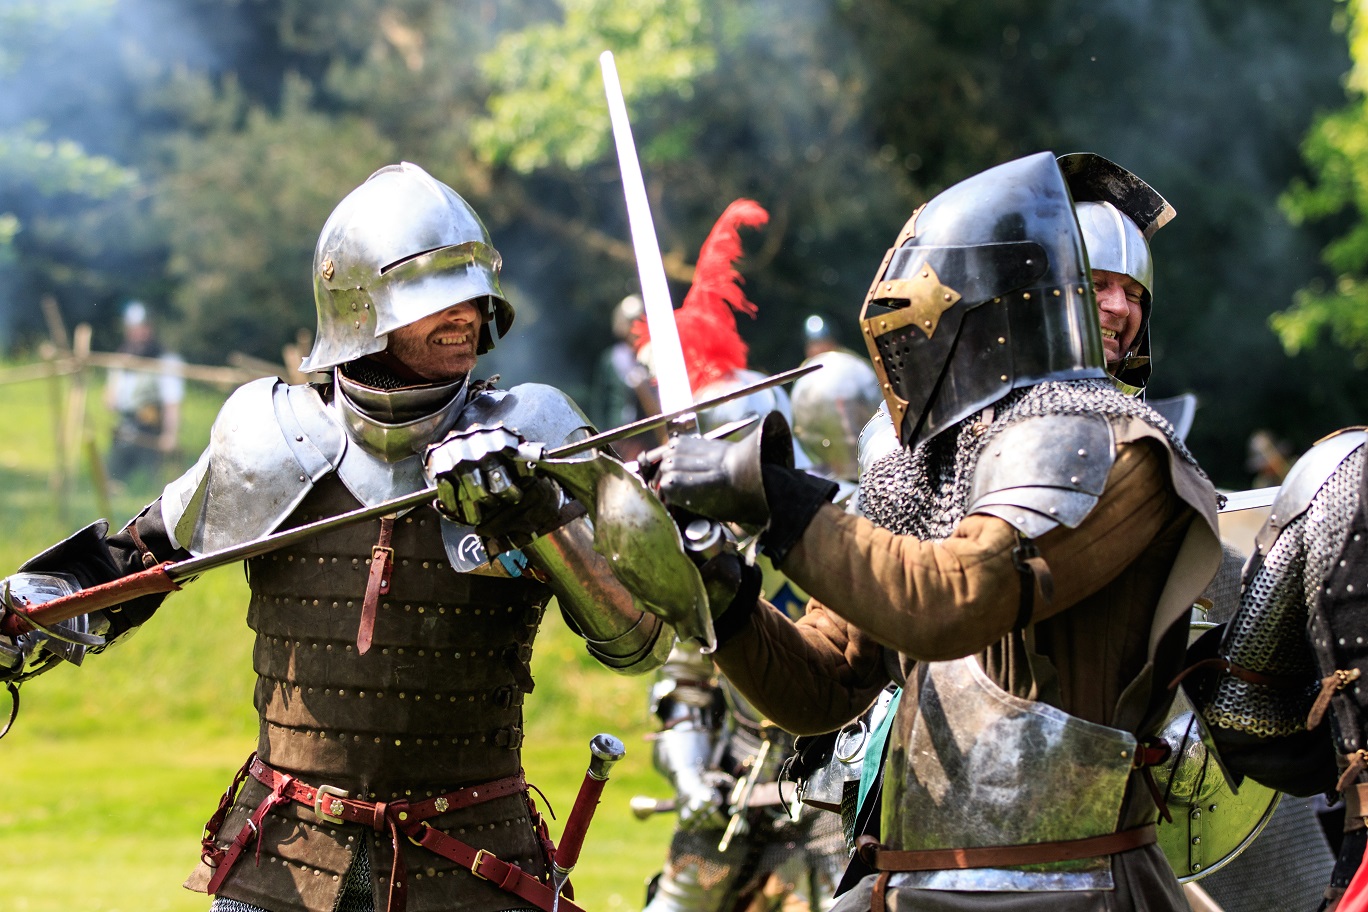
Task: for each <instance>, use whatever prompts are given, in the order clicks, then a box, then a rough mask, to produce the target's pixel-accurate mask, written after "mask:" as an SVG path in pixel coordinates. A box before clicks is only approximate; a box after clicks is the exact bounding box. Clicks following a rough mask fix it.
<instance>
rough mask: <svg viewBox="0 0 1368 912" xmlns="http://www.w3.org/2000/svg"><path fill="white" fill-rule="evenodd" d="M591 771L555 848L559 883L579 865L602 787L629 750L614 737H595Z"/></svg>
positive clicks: (588, 772)
mask: <svg viewBox="0 0 1368 912" xmlns="http://www.w3.org/2000/svg"><path fill="white" fill-rule="evenodd" d="M589 754H590V757H589V769H588V770H586V771H585V774H584V781H583V782H581V783H580V789H579V794H578V795H576V796H575V806H574V807H572V808H571V809H570V816H569V817H567V818H566V819H565V829H564V830H563V831H562V832H561V840H560V844H559V845H558V846H556V857H555V859H554V860H553V861H552V863H551V867H552V869H553V870H554V873H555V875H556V877H557V879H558V880H559V881H561V882H564V879H565V878H566V877H567V876H568V875H569V874H570V871H571V869H573V868H574V867H575V864H576V863H577V862H578V861H579V855H580V849H582V848H584V836H585V834H586V833H587V832H588V831H589V822H590V821H591V820H593V819H594V811H595V810H596V809H597V808H598V803H599V798H600V797H601V796H602V795H603V787H604V786H605V785H607V784H608V773H609V771H610V770H611V769H612V768H613V764H615V763H617V762H618V761H619V760H621V759H622V758H623V757H624V756H625V755H626V754H627V749H626V748H625V747H623V744H622V742H621V741H620V740H618V739H617V738H615V737H613V736H612V735H603V734H600V735H595V736H594V737H593V740H591V741H590V742H589Z"/></svg>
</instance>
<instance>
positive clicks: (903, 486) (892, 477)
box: [859, 380, 1200, 541]
mask: <svg viewBox="0 0 1368 912" xmlns="http://www.w3.org/2000/svg"><path fill="white" fill-rule="evenodd" d="M990 414H991V418H990V417H988V416H989V415H990ZM1046 415H1101V416H1105V417H1108V418H1122V417H1124V418H1139V419H1141V420H1143V421H1145V422H1147V423H1149V424H1151V425H1153V426H1155V427H1156V428H1158V429H1159V430H1160V431H1162V432H1163V433H1164V435H1165V436H1166V437H1167V438H1168V440H1169V443H1170V445H1171V446H1172V447H1173V449H1174V452H1176V453H1177V454H1178V455H1179V456H1180V457H1181V458H1182V459H1184V460H1185V461H1187V462H1188V463H1190V464H1191V465H1193V466H1196V464H1197V463H1196V460H1194V459H1193V458H1192V454H1190V453H1189V452H1188V451H1187V447H1185V446H1184V445H1183V442H1182V441H1181V440H1179V439H1178V436H1177V434H1176V432H1175V431H1174V429H1173V426H1172V425H1171V424H1169V423H1168V422H1167V421H1166V420H1164V418H1163V416H1162V415H1160V414H1159V413H1158V412H1156V411H1154V410H1153V409H1152V408H1150V407H1149V406H1147V405H1145V403H1143V402H1141V401H1140V400H1138V399H1135V398H1132V397H1130V396H1127V395H1125V394H1124V393H1122V392H1121V391H1120V390H1118V389H1116V387H1114V386H1113V385H1112V384H1111V383H1110V382H1109V381H1106V380H1072V381H1063V382H1055V383H1041V384H1038V385H1036V386H1032V387H1027V388H1026V389H1023V390H1017V391H1014V392H1012V393H1010V394H1008V395H1007V396H1005V397H1003V398H1002V399H1001V400H999V401H998V402H997V403H995V404H994V406H993V407H992V409H991V410H985V411H983V412H980V413H979V414H978V415H976V416H973V417H970V418H967V419H965V420H964V421H961V422H960V423H959V424H958V425H956V426H955V427H953V428H950V429H948V430H947V431H945V432H944V433H941V434H938V435H937V436H935V437H933V438H931V439H930V440H929V441H926V442H925V443H923V444H921V445H920V446H918V447H917V448H916V449H914V450H913V451H911V452H910V453H909V452H908V451H907V450H906V449H905V448H899V449H898V450H897V451H895V452H893V453H890V454H889V455H888V456H885V457H884V458H882V459H880V460H878V461H877V462H875V463H874V465H872V466H871V467H870V469H869V471H868V472H866V473H865V475H864V477H863V478H861V479H860V493H859V497H860V504H859V506H860V510H861V511H862V512H863V513H864V515H865V516H867V517H868V518H869V519H870V520H871V521H872V522H874V523H875V524H876V525H879V526H882V527H883V528H885V529H888V530H889V531H891V532H896V533H898V534H900V535H914V536H916V537H917V538H920V539H922V540H923V541H927V540H931V541H940V540H942V539H945V538H948V537H949V536H950V534H951V533H952V532H953V531H954V529H955V526H957V525H958V524H959V522H960V520H962V519H964V511H965V509H966V508H967V507H968V500H969V492H970V487H971V485H972V484H973V480H974V468H975V466H977V465H978V461H979V457H980V456H981V455H982V453H983V451H984V449H985V448H986V447H987V446H988V444H990V443H991V442H992V441H993V440H994V439H995V438H996V437H997V436H998V435H999V434H1001V433H1002V432H1003V431H1004V430H1006V429H1007V428H1008V427H1011V426H1012V425H1013V424H1015V423H1017V422H1018V421H1022V420H1025V419H1027V418H1037V417H1043V416H1046ZM1199 471H1200V470H1199Z"/></svg>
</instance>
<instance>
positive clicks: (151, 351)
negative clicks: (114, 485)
mask: <svg viewBox="0 0 1368 912" xmlns="http://www.w3.org/2000/svg"><path fill="white" fill-rule="evenodd" d="M118 352H119V354H123V355H134V356H136V357H139V358H154V359H157V360H159V361H161V362H162V365H163V369H162V370H161V371H157V372H154V371H149V370H136V369H128V368H114V369H113V370H111V371H110V372H109V380H108V384H107V385H106V387H105V405H106V406H107V407H108V408H109V410H110V411H112V412H114V414H115V416H116V418H117V420H116V422H115V425H114V437H113V440H112V441H111V442H110V446H109V461H108V463H107V464H106V471H107V472H108V473H109V476H110V478H112V479H115V480H116V481H120V482H127V481H128V480H129V479H131V478H132V477H133V476H135V475H142V476H145V477H147V478H152V479H155V478H156V477H157V476H158V475H159V474H160V472H161V467H162V463H163V461H164V460H165V459H166V457H167V456H169V455H170V454H172V453H174V452H176V450H177V449H178V447H179V443H180V418H181V400H182V399H184V398H185V380H184V378H183V377H182V376H181V375H180V373H179V372H178V371H177V370H176V367H177V366H178V365H180V364H181V363H182V362H181V359H180V356H179V355H176V354H174V353H171V352H167V351H165V350H164V349H163V348H162V346H161V344H160V343H159V342H158V341H157V333H156V329H155V328H154V327H153V325H152V320H151V316H150V315H149V314H148V312H147V306H146V305H144V304H143V303H142V302H141V301H130V302H129V303H128V304H127V305H126V306H125V307H124V312H123V342H122V344H120V345H119V348H118Z"/></svg>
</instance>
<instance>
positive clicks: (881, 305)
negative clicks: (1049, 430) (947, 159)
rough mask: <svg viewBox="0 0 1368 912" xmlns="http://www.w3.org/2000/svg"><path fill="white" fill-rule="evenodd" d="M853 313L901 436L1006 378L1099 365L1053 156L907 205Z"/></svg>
mask: <svg viewBox="0 0 1368 912" xmlns="http://www.w3.org/2000/svg"><path fill="white" fill-rule="evenodd" d="M860 323H861V329H862V332H863V335H864V339H865V344H866V345H867V346H868V348H869V353H870V357H871V358H872V359H873V363H874V371H875V373H876V374H878V375H879V380H880V385H881V387H882V393H883V397H884V400H885V401H886V402H887V403H888V407H889V411H890V414H891V415H892V418H893V425H894V427H895V428H896V430H897V432H898V439H899V441H901V442H902V444H903V445H904V446H908V447H915V446H916V445H917V444H919V443H921V442H923V441H926V440H929V439H931V438H932V437H934V436H935V435H936V434H938V433H940V432H941V431H943V430H945V429H946V428H948V427H951V426H952V425H954V424H956V423H957V422H959V421H961V420H963V419H964V418H967V417H968V416H970V415H972V414H974V413H975V412H977V411H979V410H981V409H982V408H984V407H985V406H987V405H989V404H991V403H993V402H996V401H997V400H998V399H1001V398H1002V397H1003V396H1005V395H1006V394H1007V393H1009V392H1010V391H1011V390H1013V389H1015V388H1018V387H1025V386H1031V385H1034V384H1036V383H1040V382H1043V381H1046V380H1064V379H1081V378H1085V377H1098V378H1102V377H1106V376H1107V372H1106V366H1105V362H1104V356H1103V349H1102V335H1101V331H1100V330H1099V328H1098V318H1097V302H1096V300H1095V298H1094V297H1093V293H1092V281H1091V276H1090V275H1089V274H1088V266H1087V259H1086V257H1085V256H1084V252H1083V239H1082V234H1081V232H1080V231H1079V227H1078V219H1077V218H1076V216H1075V215H1074V208H1073V200H1072V198H1071V197H1070V195H1069V190H1068V187H1067V186H1066V185H1065V183H1064V175H1063V174H1062V173H1061V172H1060V169H1059V166H1058V165H1057V164H1056V163H1055V159H1054V156H1053V155H1052V154H1050V153H1048V152H1042V153H1038V154H1036V155H1031V156H1028V157H1026V158H1021V159H1017V160H1015V161H1010V162H1007V163H1005V164H1002V165H998V166H997V167H994V168H990V169H988V170H987V171H984V172H982V173H980V174H976V175H974V176H973V177H970V178H968V179H967V180H964V181H961V182H960V183H958V184H955V185H954V186H952V187H950V188H949V189H947V190H945V191H943V192H941V193H940V194H938V195H937V196H935V197H933V198H932V199H931V200H929V201H928V202H927V203H926V204H925V205H924V206H922V207H921V208H920V209H918V210H917V211H916V212H914V213H913V214H912V218H911V219H909V220H908V222H907V224H906V225H905V226H904V227H903V230H902V232H901V233H900V234H899V235H898V238H897V240H896V241H895V243H894V246H893V248H892V249H891V250H889V251H888V253H887V255H886V256H885V257H884V261H883V263H882V264H881V265H880V267H879V270H878V272H877V273H876V274H875V277H874V283H873V285H872V286H871V287H870V289H869V294H868V295H867V296H866V298H865V303H864V307H863V309H862V311H861V314H860Z"/></svg>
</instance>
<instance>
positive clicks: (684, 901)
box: [646, 200, 868, 912]
mask: <svg viewBox="0 0 1368 912" xmlns="http://www.w3.org/2000/svg"><path fill="white" fill-rule="evenodd" d="M767 217H768V214H767V213H766V212H765V210H764V209H763V208H761V207H760V206H759V204H757V203H754V202H752V201H750V200H737V201H735V202H733V203H732V204H731V205H730V206H728V207H727V209H726V210H725V211H724V212H723V213H722V215H721V217H719V219H718V221H717V224H716V225H715V226H714V228H713V230H712V231H711V232H710V233H709V236H708V238H707V240H705V241H704V243H703V246H702V248H701V249H700V251H699V256H698V265H697V267H696V269H695V279H694V282H693V285H692V287H691V288H690V290H689V293H688V295H687V296H686V297H685V299H684V302H683V305H682V306H681V307H680V308H679V310H678V311H677V312H676V323H677V325H678V328H679V338H680V345H681V347H682V349H683V350H684V353H685V359H686V363H687V364H688V366H689V372H690V374H689V379H690V384H691V388H692V389H693V390H694V398H695V399H696V400H704V399H708V398H711V397H714V396H718V395H722V394H724V393H729V392H733V391H735V390H739V389H742V388H743V387H746V386H748V385H750V384H752V383H754V382H755V381H757V380H760V379H763V377H764V375H763V374H761V373H760V372H758V371H755V370H752V369H750V368H749V367H747V353H748V349H747V346H746V344H745V342H744V341H743V340H742V339H741V337H740V335H739V334H738V333H737V330H736V320H735V317H734V315H733V311H741V312H743V313H753V312H754V310H755V305H754V304H753V303H752V302H750V301H749V300H747V298H746V296H745V294H744V292H743V290H742V289H741V286H740V277H739V275H738V274H737V273H736V271H735V270H734V269H733V267H732V262H733V259H734V258H735V257H736V256H737V255H739V252H740V250H741V245H740V240H739V238H738V237H737V227H738V226H742V225H744V226H750V227H758V226H759V225H761V224H763V223H764V220H765V219H766V218H767ZM823 373H824V371H818V372H817V373H815V374H812V375H810V377H819V376H821V375H822V374H823ZM805 379H807V378H805ZM791 408H792V407H791V403H790V400H789V397H788V396H787V395H786V394H785V393H784V391H783V390H782V389H780V388H778V387H772V388H770V389H765V390H759V391H756V392H753V393H751V394H750V395H748V396H744V397H741V398H738V399H734V400H732V401H731V402H727V403H725V404H723V405H722V406H720V407H718V408H715V409H711V410H709V411H707V412H705V413H703V414H701V415H699V429H700V430H702V431H712V430H717V429H719V428H721V427H722V426H723V425H726V424H729V423H731V422H733V421H738V420H741V419H754V418H757V417H761V416H764V415H768V414H770V413H772V412H774V413H778V414H781V415H784V416H785V418H786V419H787V418H788V417H789V416H790V415H791V414H792V411H791ZM867 417H868V416H867V415H866V416H865V418H867ZM854 420H855V421H856V422H858V421H860V420H863V419H859V418H856V419H854ZM791 453H792V457H793V459H794V461H795V462H796V463H798V464H801V465H808V464H810V462H809V460H808V458H807V456H806V454H805V453H803V451H802V450H801V449H800V448H798V447H796V446H795V447H794V448H793V449H792V451H791ZM766 563H767V562H766ZM765 593H766V595H767V597H768V598H769V599H770V600H771V602H772V603H774V604H776V605H778V606H780V607H781V608H788V609H791V610H795V611H799V610H801V608H802V606H803V604H804V603H805V602H806V596H803V595H802V594H801V593H800V592H798V591H796V590H795V589H794V587H793V585H792V584H791V583H790V582H789V580H788V579H786V578H785V577H784V575H783V574H781V573H779V572H778V571H775V570H773V569H772V568H769V567H768V566H766V572H765ZM651 710H652V712H653V713H654V714H655V715H656V716H657V717H658V718H659V719H660V722H661V730H660V732H659V733H658V734H657V735H656V738H655V753H654V758H655V764H656V768H657V769H658V770H660V772H661V774H662V775H664V776H665V777H666V779H668V780H669V782H670V784H671V785H672V786H673V787H674V790H675V795H676V798H675V809H676V811H677V813H678V815H679V824H678V827H677V828H676V831H675V834H674V837H673V839H672V840H671V843H670V852H669V857H668V858H667V859H666V862H665V866H664V869H663V870H662V871H661V872H660V874H659V875H658V876H657V877H655V878H654V879H653V880H652V883H651V886H650V888H649V893H650V899H649V901H648V904H647V907H646V909H647V912H727V910H730V909H735V908H741V907H744V906H746V905H747V904H748V903H749V902H751V901H752V900H755V899H757V898H758V897H760V896H762V895H763V896H764V897H766V902H772V903H775V904H777V903H779V902H781V901H782V902H784V903H785V905H789V903H790V902H791V901H792V899H793V898H797V899H800V900H802V901H803V902H805V903H806V904H807V905H808V907H809V908H810V909H812V910H813V912H817V910H824V909H826V908H828V907H829V906H830V905H831V902H832V899H833V894H834V890H835V887H836V882H837V880H838V878H839V877H840V873H841V870H842V868H843V867H844V866H845V861H846V856H845V849H844V846H843V844H842V840H841V836H840V831H839V827H838V826H837V824H836V822H835V820H834V819H828V816H827V815H823V814H817V813H814V812H812V811H810V810H807V809H802V810H799V811H798V812H797V813H796V814H791V813H790V807H789V803H790V802H789V801H788V800H786V799H791V798H792V792H791V791H790V793H789V794H788V795H781V793H780V787H779V782H778V779H779V771H780V768H781V766H782V764H783V762H784V760H785V758H786V757H787V756H788V755H789V753H790V751H791V748H792V741H793V739H792V736H790V735H789V734H788V733H786V732H783V731H781V730H780V729H779V728H778V727H777V726H775V725H773V724H772V723H770V722H769V721H768V720H767V719H766V718H765V717H764V715H763V714H761V713H760V712H759V711H758V710H757V709H756V708H755V707H754V706H752V705H751V704H750V702H749V701H747V700H746V699H745V697H743V696H742V695H741V694H740V693H739V692H738V691H737V690H736V688H734V687H732V686H731V684H730V683H729V682H728V681H727V679H726V678H725V677H724V676H721V675H718V674H717V670H716V669H715V668H714V667H713V663H712V660H711V659H710V658H709V657H708V656H707V655H704V654H703V652H702V650H701V649H700V648H699V646H698V644H696V643H693V642H689V641H687V640H685V641H681V642H680V643H678V644H677V645H676V646H675V648H674V651H673V652H672V653H671V654H670V658H669V660H668V661H667V662H666V664H665V667H664V668H662V669H661V671H660V673H659V675H658V678H657V681H656V683H655V685H654V687H653V688H652V692H651Z"/></svg>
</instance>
